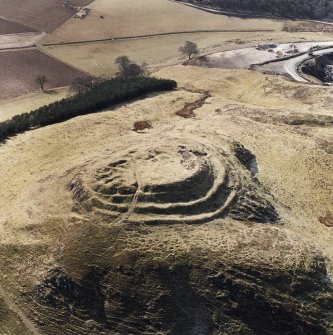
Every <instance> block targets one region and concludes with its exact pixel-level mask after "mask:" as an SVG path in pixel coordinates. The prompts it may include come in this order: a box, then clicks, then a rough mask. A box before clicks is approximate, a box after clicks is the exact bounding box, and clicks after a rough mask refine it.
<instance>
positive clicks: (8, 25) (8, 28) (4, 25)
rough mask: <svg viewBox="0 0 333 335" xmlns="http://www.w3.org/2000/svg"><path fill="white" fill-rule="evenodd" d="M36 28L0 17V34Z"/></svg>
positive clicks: (24, 31) (23, 31)
mask: <svg viewBox="0 0 333 335" xmlns="http://www.w3.org/2000/svg"><path fill="white" fill-rule="evenodd" d="M33 31H36V29H34V28H32V27H28V26H25V25H23V24H20V23H16V22H11V21H7V20H4V19H1V18H0V35H3V34H19V33H27V32H33Z"/></svg>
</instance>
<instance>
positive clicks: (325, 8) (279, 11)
mask: <svg viewBox="0 0 333 335" xmlns="http://www.w3.org/2000/svg"><path fill="white" fill-rule="evenodd" d="M182 1H184V0H182ZM185 1H187V2H190V3H193V4H196V5H199V6H200V5H205V6H209V7H213V8H217V9H224V10H232V11H249V12H253V13H259V14H271V15H277V16H285V17H305V18H311V19H327V18H332V17H333V0H315V1H314V0H185Z"/></svg>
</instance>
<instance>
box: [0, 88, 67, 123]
mask: <svg viewBox="0 0 333 335" xmlns="http://www.w3.org/2000/svg"><path fill="white" fill-rule="evenodd" d="M50 93H52V94H47V93H44V92H42V91H36V92H33V93H28V94H25V95H22V96H19V97H15V98H12V99H3V100H0V122H3V121H6V120H8V119H11V118H12V117H13V116H15V115H19V114H22V113H28V112H30V111H33V110H35V109H37V108H39V107H42V106H44V105H48V104H50V103H52V102H55V101H57V100H61V99H63V98H65V97H67V96H68V95H69V94H70V92H69V90H68V88H57V89H55V90H52V92H50Z"/></svg>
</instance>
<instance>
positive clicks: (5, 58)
mask: <svg viewBox="0 0 333 335" xmlns="http://www.w3.org/2000/svg"><path fill="white" fill-rule="evenodd" d="M0 64H1V67H0V78H1V81H0V98H2V99H3V98H10V97H14V96H17V95H21V94H25V93H28V92H31V91H34V90H38V89H39V87H38V85H37V84H36V82H35V79H36V76H38V75H40V74H42V75H45V76H46V77H47V83H46V85H45V88H46V89H52V88H55V87H60V86H66V85H70V84H71V83H72V82H73V80H74V79H75V78H77V77H84V76H86V75H85V74H84V73H82V72H80V71H79V70H76V69H74V68H72V67H70V66H68V65H66V64H64V63H61V62H59V61H57V60H55V59H53V58H51V57H49V56H47V55H45V54H44V53H42V52H40V51H39V50H37V49H29V50H19V51H18V50H13V51H3V52H0Z"/></svg>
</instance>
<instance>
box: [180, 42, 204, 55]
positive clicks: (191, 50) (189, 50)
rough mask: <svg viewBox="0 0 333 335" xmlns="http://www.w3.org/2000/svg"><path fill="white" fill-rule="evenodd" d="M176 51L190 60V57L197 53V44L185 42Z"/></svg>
mask: <svg viewBox="0 0 333 335" xmlns="http://www.w3.org/2000/svg"><path fill="white" fill-rule="evenodd" d="M178 50H179V52H180V53H181V54H183V55H186V56H187V57H188V59H191V57H192V56H194V55H197V54H198V53H199V49H198V46H197V44H196V43H194V42H191V41H186V42H185V45H184V46H182V47H180V48H179V49H178Z"/></svg>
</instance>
